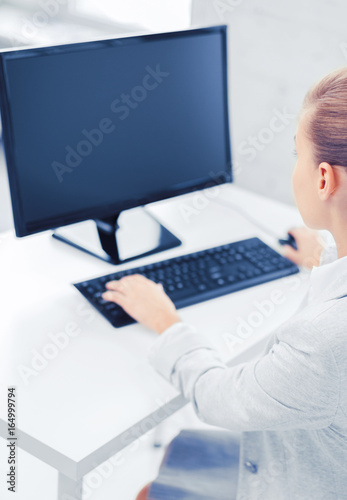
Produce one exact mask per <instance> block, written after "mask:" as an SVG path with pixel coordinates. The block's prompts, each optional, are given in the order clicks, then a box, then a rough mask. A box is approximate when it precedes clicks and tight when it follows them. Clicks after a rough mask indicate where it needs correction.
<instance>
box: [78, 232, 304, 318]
mask: <svg viewBox="0 0 347 500" xmlns="http://www.w3.org/2000/svg"><path fill="white" fill-rule="evenodd" d="M297 272H299V269H298V267H297V266H296V265H295V264H293V262H291V261H290V260H288V259H286V258H285V257H282V256H281V255H280V254H279V253H277V252H276V251H275V250H273V249H272V248H270V247H269V246H268V245H266V244H265V243H264V242H263V241H261V240H260V239H259V238H250V239H248V240H242V241H237V242H234V243H229V244H227V245H222V246H218V247H215V248H210V249H208V250H203V251H201V252H194V253H191V254H188V255H182V256H180V257H175V258H173V259H168V260H164V261H161V262H156V263H154V264H149V265H147V266H140V267H136V268H132V269H127V270H125V271H119V272H116V273H111V274H107V275H105V276H101V277H99V278H94V279H91V280H88V281H83V282H81V283H75V284H74V286H75V287H76V288H77V289H78V290H79V291H80V292H81V293H82V295H84V297H85V298H86V299H87V300H88V301H89V302H90V303H91V304H92V305H93V306H94V307H95V308H96V309H97V310H98V311H99V312H100V313H101V314H102V315H103V316H104V317H105V318H106V319H107V320H108V321H109V322H110V323H112V325H113V326H115V327H121V326H125V325H129V324H130V323H134V320H133V319H132V318H131V317H130V316H129V315H128V314H126V313H125V312H124V310H123V309H122V308H121V307H120V306H118V305H116V304H114V303H113V302H107V301H105V300H104V299H103V298H102V297H101V295H102V293H103V292H104V291H105V284H106V283H107V282H108V281H112V280H117V279H120V278H122V277H123V276H128V275H129V274H142V275H144V276H146V277H147V278H149V279H151V280H153V281H155V282H156V283H162V285H163V287H164V290H165V291H166V293H167V294H168V295H169V297H170V298H171V300H172V301H173V302H174V304H175V305H176V307H177V308H180V307H185V306H190V305H192V304H197V303H198V302H203V301H205V300H209V299H214V298H215V297H220V296H221V295H226V294H228V293H232V292H236V291H239V290H243V289H244V288H249V287H251V286H255V285H259V284H261V283H266V282H268V281H272V280H275V279H278V278H283V277H284V276H288V275H290V274H295V273H297Z"/></svg>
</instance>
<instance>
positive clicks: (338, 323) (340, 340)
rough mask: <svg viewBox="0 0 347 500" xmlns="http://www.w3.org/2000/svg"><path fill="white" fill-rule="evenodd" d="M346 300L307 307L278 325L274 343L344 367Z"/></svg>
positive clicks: (346, 334) (346, 346) (346, 358)
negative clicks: (280, 343)
mask: <svg viewBox="0 0 347 500" xmlns="http://www.w3.org/2000/svg"><path fill="white" fill-rule="evenodd" d="M346 326H347V297H345V298H341V299H334V300H328V301H326V302H323V303H322V302H321V303H319V304H313V305H309V306H307V307H306V308H305V309H303V310H302V311H300V313H299V314H296V315H295V316H293V318H292V319H291V320H289V321H288V322H287V323H285V324H284V325H282V327H281V328H280V329H279V331H278V335H277V340H278V341H279V342H281V341H283V342H286V343H289V344H291V345H292V346H293V347H294V348H296V349H299V350H303V351H305V352H306V353H308V354H311V355H317V356H319V357H322V358H327V357H333V358H334V360H335V361H336V363H337V364H338V365H339V364H340V366H342V365H344V366H346V364H347V328H346Z"/></svg>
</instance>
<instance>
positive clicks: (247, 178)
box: [192, 0, 347, 203]
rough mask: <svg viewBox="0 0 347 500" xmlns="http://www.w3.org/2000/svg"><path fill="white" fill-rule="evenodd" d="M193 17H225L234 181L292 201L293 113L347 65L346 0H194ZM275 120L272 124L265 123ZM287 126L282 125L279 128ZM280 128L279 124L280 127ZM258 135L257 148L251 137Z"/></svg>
mask: <svg viewBox="0 0 347 500" xmlns="http://www.w3.org/2000/svg"><path fill="white" fill-rule="evenodd" d="M192 9H193V16H192V24H193V25H211V24H228V27H229V64H230V72H229V88H230V104H231V132H232V140H233V156H234V161H236V167H237V170H236V173H237V175H236V182H237V184H239V185H241V186H243V187H246V188H249V189H251V190H253V191H256V192H259V193H262V194H266V195H268V196H271V197H273V198H276V199H278V200H283V201H286V202H288V203H294V199H293V195H292V189H291V173H292V170H293V167H294V163H295V159H294V157H293V155H292V151H293V149H294V142H293V136H294V134H295V129H296V119H294V118H287V119H284V120H283V122H282V124H283V127H281V120H280V119H276V118H275V117H276V115H278V114H279V113H281V112H283V110H286V111H287V113H289V114H291V115H295V116H296V115H297V112H298V110H299V108H300V106H301V102H302V99H303V97H304V95H305V93H306V91H307V90H308V88H309V86H311V84H312V83H313V82H314V81H316V80H317V79H319V78H320V77H321V76H323V75H324V74H325V73H328V72H329V71H331V70H334V69H336V68H338V67H341V66H344V65H347V31H346V19H347V2H346V1H345V0H291V1H290V2H284V1H278V0H193V6H192ZM266 128H267V129H269V128H273V129H274V132H272V131H269V130H267V131H266V130H264V129H266ZM282 128H283V130H280V129H282ZM275 129H276V130H275ZM251 137H256V138H257V142H258V146H256V147H258V149H261V150H258V151H257V149H256V147H254V146H249V145H247V146H246V144H247V143H248V141H249V140H250V138H251Z"/></svg>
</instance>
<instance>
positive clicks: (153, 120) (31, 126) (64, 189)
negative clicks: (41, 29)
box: [0, 26, 231, 236]
mask: <svg viewBox="0 0 347 500" xmlns="http://www.w3.org/2000/svg"><path fill="white" fill-rule="evenodd" d="M226 71H227V70H226V28H225V27H224V26H221V27H214V28H205V29H198V30H190V31H184V32H175V33H168V34H160V35H146V36H138V37H130V38H123V39H114V40H102V41H97V42H86V43H80V44H73V45H65V46H55V47H48V48H47V47H45V48H37V49H27V50H21V51H14V52H6V53H3V54H1V71H0V87H1V89H2V90H1V111H2V118H3V129H4V139H5V151H6V159H7V165H8V171H9V178H10V186H11V195H12V205H13V212H14V218H15V225H16V232H17V235H19V236H23V235H26V234H30V233H33V232H37V231H42V230H45V229H49V228H54V227H59V226H62V225H65V224H69V223H73V222H77V221H81V220H85V219H92V218H96V217H103V216H105V217H106V216H110V215H112V214H113V213H116V212H119V211H121V210H124V209H127V208H131V207H135V206H138V205H142V204H145V203H148V202H151V201H157V200H160V199H164V198H167V197H171V196H174V195H177V194H181V193H185V192H189V191H192V190H194V189H201V188H203V187H205V186H207V185H208V183H209V182H210V183H211V181H213V176H214V175H216V174H218V175H219V178H221V177H220V173H221V172H224V174H225V178H224V180H226V181H228V180H231V163H230V144H229V128H228V102H227V75H226Z"/></svg>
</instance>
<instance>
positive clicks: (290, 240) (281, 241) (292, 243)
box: [278, 233, 298, 250]
mask: <svg viewBox="0 0 347 500" xmlns="http://www.w3.org/2000/svg"><path fill="white" fill-rule="evenodd" d="M287 235H288V236H287V238H286V239H283V238H279V239H278V243H279V244H280V245H290V246H291V247H292V248H294V250H297V249H298V246H297V244H296V241H295V238H294V236H293V235H292V234H290V233H287Z"/></svg>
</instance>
